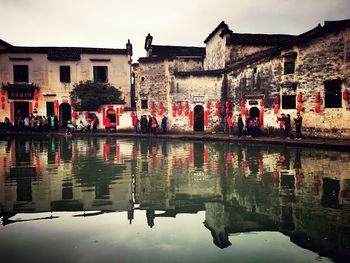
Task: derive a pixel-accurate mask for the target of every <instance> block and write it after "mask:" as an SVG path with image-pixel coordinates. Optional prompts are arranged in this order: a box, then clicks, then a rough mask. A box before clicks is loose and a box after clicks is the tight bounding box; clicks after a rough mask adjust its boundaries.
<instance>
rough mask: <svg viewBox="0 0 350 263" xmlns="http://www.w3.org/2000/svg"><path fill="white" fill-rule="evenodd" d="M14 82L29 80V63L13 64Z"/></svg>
mask: <svg viewBox="0 0 350 263" xmlns="http://www.w3.org/2000/svg"><path fill="white" fill-rule="evenodd" d="M13 82H29V79H28V65H13Z"/></svg>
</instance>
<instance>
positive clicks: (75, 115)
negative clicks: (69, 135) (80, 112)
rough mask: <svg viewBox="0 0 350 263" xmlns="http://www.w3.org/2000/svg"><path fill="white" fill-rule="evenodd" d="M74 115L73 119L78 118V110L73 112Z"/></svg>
mask: <svg viewBox="0 0 350 263" xmlns="http://www.w3.org/2000/svg"><path fill="white" fill-rule="evenodd" d="M72 117H73V119H76V118H77V112H76V111H73V112H72Z"/></svg>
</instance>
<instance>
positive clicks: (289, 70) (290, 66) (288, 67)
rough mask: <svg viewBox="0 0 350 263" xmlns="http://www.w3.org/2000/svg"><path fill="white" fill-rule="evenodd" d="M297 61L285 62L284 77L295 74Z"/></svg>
mask: <svg viewBox="0 0 350 263" xmlns="http://www.w3.org/2000/svg"><path fill="white" fill-rule="evenodd" d="M294 69H295V61H286V62H284V75H287V74H294Z"/></svg>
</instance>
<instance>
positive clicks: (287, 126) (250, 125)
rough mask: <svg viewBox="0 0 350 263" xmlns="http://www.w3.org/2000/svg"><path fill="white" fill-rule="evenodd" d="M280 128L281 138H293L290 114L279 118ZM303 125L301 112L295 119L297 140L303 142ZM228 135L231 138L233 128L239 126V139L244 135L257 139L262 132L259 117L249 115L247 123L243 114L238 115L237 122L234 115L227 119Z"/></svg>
mask: <svg viewBox="0 0 350 263" xmlns="http://www.w3.org/2000/svg"><path fill="white" fill-rule="evenodd" d="M276 121H277V122H278V123H279V127H280V136H281V137H282V138H286V139H291V137H292V124H291V117H290V114H287V115H286V114H284V113H282V114H281V115H280V116H277V120H276ZM302 123H303V117H302V116H301V115H300V112H298V113H297V116H296V118H294V125H295V139H298V140H301V138H302V133H301V127H302ZM226 124H227V128H228V129H227V130H228V134H229V136H230V137H231V136H232V134H233V128H234V127H235V126H237V128H238V138H241V137H242V136H243V135H246V136H248V137H252V138H255V137H256V136H258V135H259V134H260V132H261V129H260V121H259V118H258V117H251V116H249V115H247V118H246V120H245V122H244V121H243V118H242V114H239V115H238V119H237V122H236V121H235V119H233V118H232V114H231V115H229V116H228V117H227V118H226Z"/></svg>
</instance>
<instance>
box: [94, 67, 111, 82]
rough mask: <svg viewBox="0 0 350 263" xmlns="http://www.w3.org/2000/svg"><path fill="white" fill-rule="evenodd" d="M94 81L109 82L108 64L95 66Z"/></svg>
mask: <svg viewBox="0 0 350 263" xmlns="http://www.w3.org/2000/svg"><path fill="white" fill-rule="evenodd" d="M94 82H108V69H107V66H94Z"/></svg>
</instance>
